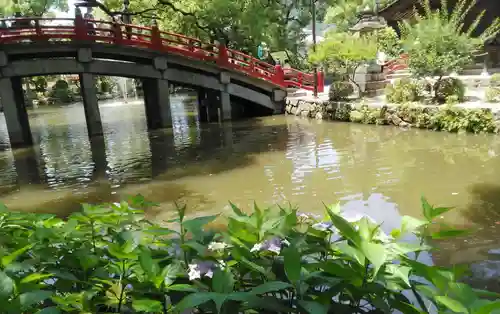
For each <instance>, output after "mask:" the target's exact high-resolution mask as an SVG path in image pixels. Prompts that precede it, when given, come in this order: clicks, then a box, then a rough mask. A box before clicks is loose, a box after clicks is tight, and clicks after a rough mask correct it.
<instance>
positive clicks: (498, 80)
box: [485, 73, 500, 102]
mask: <svg viewBox="0 0 500 314" xmlns="http://www.w3.org/2000/svg"><path fill="white" fill-rule="evenodd" d="M485 98H486V101H487V102H500V74H499V73H496V74H493V75H492V76H491V79H490V85H489V86H488V88H487V89H486V94H485Z"/></svg>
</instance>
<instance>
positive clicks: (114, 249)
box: [108, 243, 137, 259]
mask: <svg viewBox="0 0 500 314" xmlns="http://www.w3.org/2000/svg"><path fill="white" fill-rule="evenodd" d="M128 249H130V247H129V248H128ZM108 252H109V254H111V255H113V256H114V257H116V258H118V259H136V258H137V254H134V253H125V252H124V251H123V248H122V247H121V246H119V245H117V244H115V243H110V244H109V245H108Z"/></svg>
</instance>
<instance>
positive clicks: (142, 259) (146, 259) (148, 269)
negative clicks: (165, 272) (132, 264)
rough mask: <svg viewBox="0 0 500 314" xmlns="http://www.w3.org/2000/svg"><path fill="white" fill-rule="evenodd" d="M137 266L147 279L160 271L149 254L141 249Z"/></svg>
mask: <svg viewBox="0 0 500 314" xmlns="http://www.w3.org/2000/svg"><path fill="white" fill-rule="evenodd" d="M139 264H140V265H141V268H142V270H144V272H145V273H146V274H147V276H148V277H149V278H154V277H156V275H157V274H158V272H159V271H160V268H159V266H158V263H156V262H155V261H154V260H153V258H152V257H151V252H150V251H149V250H147V249H143V250H142V251H141V254H140V255H139Z"/></svg>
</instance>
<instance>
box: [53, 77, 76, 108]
mask: <svg viewBox="0 0 500 314" xmlns="http://www.w3.org/2000/svg"><path fill="white" fill-rule="evenodd" d="M50 97H51V98H54V99H56V100H58V101H60V102H62V103H69V102H71V101H73V94H72V92H71V90H70V88H69V84H68V82H66V81H65V80H57V81H56V83H55V84H54V86H53V87H52V91H51V93H50Z"/></svg>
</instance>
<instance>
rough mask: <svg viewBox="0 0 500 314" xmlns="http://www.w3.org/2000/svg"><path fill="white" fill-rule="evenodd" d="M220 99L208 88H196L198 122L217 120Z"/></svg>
mask: <svg viewBox="0 0 500 314" xmlns="http://www.w3.org/2000/svg"><path fill="white" fill-rule="evenodd" d="M219 103H220V101H219V100H218V99H217V98H216V97H214V93H213V92H212V91H211V90H209V89H199V90H198V117H199V120H200V122H209V123H212V122H218V121H219V111H220V106H219Z"/></svg>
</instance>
